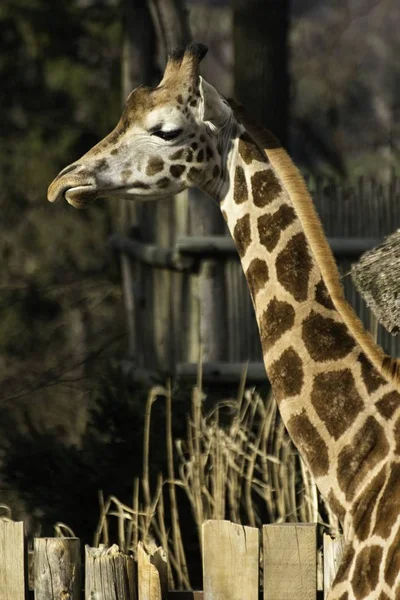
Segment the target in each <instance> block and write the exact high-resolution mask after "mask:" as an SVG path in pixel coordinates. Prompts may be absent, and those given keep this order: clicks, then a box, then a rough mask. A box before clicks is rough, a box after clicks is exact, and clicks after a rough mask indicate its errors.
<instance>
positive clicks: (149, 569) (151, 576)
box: [138, 542, 168, 600]
mask: <svg viewBox="0 0 400 600" xmlns="http://www.w3.org/2000/svg"><path fill="white" fill-rule="evenodd" d="M167 590H168V564H167V557H166V554H165V552H164V550H163V549H162V548H156V549H155V550H154V552H153V553H148V552H146V550H145V549H144V547H143V544H142V543H141V542H139V544H138V591H139V600H162V599H163V598H166V597H167V593H168V592H167Z"/></svg>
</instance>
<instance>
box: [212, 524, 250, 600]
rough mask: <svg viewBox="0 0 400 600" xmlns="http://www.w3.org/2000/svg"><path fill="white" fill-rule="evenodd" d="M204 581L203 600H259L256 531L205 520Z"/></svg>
mask: <svg viewBox="0 0 400 600" xmlns="http://www.w3.org/2000/svg"><path fill="white" fill-rule="evenodd" d="M203 580H204V583H203V587H204V592H203V597H204V600H243V599H244V598H245V599H246V600H258V589H259V531H258V529H256V528H255V527H243V526H242V525H236V524H235V523H231V522H230V521H206V522H205V523H204V525H203Z"/></svg>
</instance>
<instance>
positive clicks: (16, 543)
mask: <svg viewBox="0 0 400 600" xmlns="http://www.w3.org/2000/svg"><path fill="white" fill-rule="evenodd" d="M24 599H25V577H24V524H23V523H22V522H19V523H15V522H14V521H6V520H2V519H0V600H24Z"/></svg>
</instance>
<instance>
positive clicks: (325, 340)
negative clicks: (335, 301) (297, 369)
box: [302, 311, 355, 362]
mask: <svg viewBox="0 0 400 600" xmlns="http://www.w3.org/2000/svg"><path fill="white" fill-rule="evenodd" d="M302 335H303V340H304V343H305V345H306V347H307V350H308V352H309V354H310V356H311V358H313V359H314V360H315V361H318V362H325V361H327V360H337V359H339V358H344V357H345V356H347V354H349V352H351V350H353V348H354V346H355V341H354V339H353V338H352V337H351V336H350V335H349V333H348V330H347V327H346V325H345V324H344V323H337V322H336V321H334V320H333V319H330V318H327V317H323V316H322V315H320V314H318V313H316V312H314V311H311V313H310V316H309V317H308V318H307V319H306V320H305V321H304V323H303V331H302Z"/></svg>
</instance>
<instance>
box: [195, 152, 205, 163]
mask: <svg viewBox="0 0 400 600" xmlns="http://www.w3.org/2000/svg"><path fill="white" fill-rule="evenodd" d="M196 160H197V162H203V160H204V150H199V151H198V153H197V159H196Z"/></svg>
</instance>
